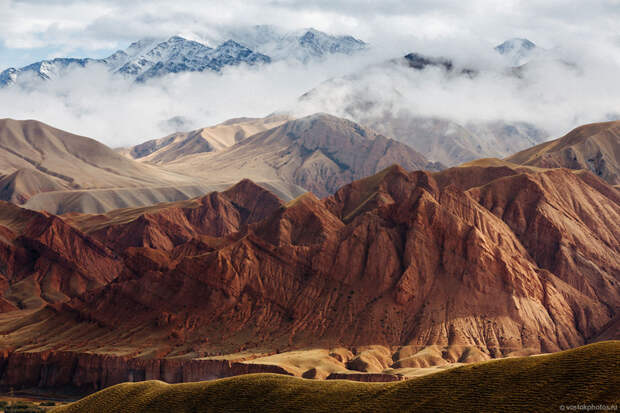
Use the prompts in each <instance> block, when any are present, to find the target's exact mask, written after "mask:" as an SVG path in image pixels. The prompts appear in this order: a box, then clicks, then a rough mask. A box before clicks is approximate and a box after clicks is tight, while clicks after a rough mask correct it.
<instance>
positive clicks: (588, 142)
mask: <svg viewBox="0 0 620 413" xmlns="http://www.w3.org/2000/svg"><path fill="white" fill-rule="evenodd" d="M507 160H508V161H510V162H514V163H518V164H522V165H532V166H539V167H542V168H569V169H585V170H588V171H590V172H592V173H593V174H595V175H597V176H598V177H600V178H602V179H604V180H605V181H607V182H608V183H610V184H612V185H620V121H615V122H604V123H593V124H590V125H584V126H580V127H578V128H576V129H574V130H572V131H571V132H569V133H568V134H566V135H565V136H563V137H561V138H559V139H556V140H554V141H550V142H545V143H543V144H540V145H538V146H534V147H533V148H530V149H526V150H524V151H522V152H519V153H517V154H515V155H512V156H510V157H508V158H507Z"/></svg>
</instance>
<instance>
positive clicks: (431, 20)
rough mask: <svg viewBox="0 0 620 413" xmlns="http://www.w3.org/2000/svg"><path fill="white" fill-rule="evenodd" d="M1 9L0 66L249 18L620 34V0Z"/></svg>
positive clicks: (372, 31)
mask: <svg viewBox="0 0 620 413" xmlns="http://www.w3.org/2000/svg"><path fill="white" fill-rule="evenodd" d="M0 10H2V13H0V44H1V48H0V67H8V66H20V65H23V64H27V63H30V62H31V61H32V59H35V60H36V59H42V58H49V57H57V56H79V55H82V56H88V57H101V56H104V55H106V54H107V53H110V52H112V51H114V50H117V49H119V48H124V47H126V46H127V45H128V44H129V43H130V42H132V41H135V40H137V39H140V38H142V37H147V36H167V35H175V34H180V35H185V36H189V37H196V38H209V37H210V36H211V35H213V34H214V33H216V32H217V31H219V30H221V29H222V28H225V27H227V26H233V27H234V26H243V25H252V24H276V25H279V26H285V28H289V29H298V28H303V27H314V28H317V29H319V30H323V31H327V32H330V33H336V34H339V33H341V34H342V33H344V34H351V35H354V36H357V37H359V38H362V39H364V40H366V41H369V42H371V43H388V42H389V41H390V40H391V39H400V40H401V42H406V41H407V40H409V41H412V42H413V41H420V40H438V39H442V38H443V39H461V40H463V39H468V40H477V41H479V42H488V43H492V44H497V43H500V42H501V41H503V40H505V39H507V38H511V37H526V38H529V39H532V40H534V41H535V43H537V44H539V45H541V46H544V47H553V46H555V45H556V44H557V43H558V42H560V41H561V40H562V41H567V39H573V40H575V41H579V40H581V41H583V40H584V39H585V40H587V41H588V42H598V43H616V44H618V43H619V42H620V31H619V29H618V21H620V0H588V1H587V2H584V1H583V0H521V1H519V0H503V1H502V0H500V1H496V0H470V1H460V0H376V1H369V0H366V1H364V0H361V1H359V0H336V1H333V0H331V1H330V0H319V1H312V0H271V1H267V0H228V1H226V2H222V1H208V0H207V1H204V0H198V1H194V0H175V1H174V2H171V1H167V0H166V1H162V0H148V1H145V0H134V1H126V0H89V1H77V0H0ZM403 46H404V45H403ZM396 48H397V47H396Z"/></svg>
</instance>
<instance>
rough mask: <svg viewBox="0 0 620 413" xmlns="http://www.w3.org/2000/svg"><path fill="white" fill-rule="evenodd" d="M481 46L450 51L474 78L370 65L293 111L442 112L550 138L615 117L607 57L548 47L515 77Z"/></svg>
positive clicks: (619, 67)
mask: <svg viewBox="0 0 620 413" xmlns="http://www.w3.org/2000/svg"><path fill="white" fill-rule="evenodd" d="M472 49H473V48H468V49H467V50H468V51H470V52H471V50H472ZM446 52H447V51H446ZM487 52H488V51H487ZM487 52H482V53H481V54H480V55H474V57H475V56H479V58H474V59H472V55H466V54H461V55H460V56H459V55H458V53H455V55H454V56H457V58H456V59H455V60H454V61H455V62H456V65H457V70H456V72H458V70H459V69H458V68H462V67H466V68H471V67H473V68H483V70H481V71H480V72H479V73H478V75H476V76H474V77H469V76H464V75H457V74H455V73H452V74H446V72H445V71H444V70H443V69H441V68H438V67H429V68H427V69H425V70H422V71H418V70H412V69H410V68H409V67H407V66H405V65H397V64H382V65H376V66H373V67H371V68H368V69H366V70H364V71H362V72H360V73H358V74H356V75H354V76H350V77H345V78H340V79H335V80H332V81H328V82H326V83H324V84H322V85H321V86H319V87H317V88H316V89H315V90H313V91H312V92H311V93H310V94H309V95H308V97H307V98H306V99H304V101H302V102H301V103H300V104H299V105H298V106H297V107H296V113H297V114H298V115H304V114H308V113H313V112H317V111H325V112H329V113H332V114H334V115H337V116H343V117H348V118H350V119H352V120H355V121H358V122H362V123H365V122H370V123H372V124H374V123H376V122H377V121H380V120H381V119H385V118H386V114H389V116H388V117H394V116H401V117H402V116H405V117H410V118H411V117H426V118H443V119H448V120H451V121H455V122H457V123H460V124H462V125H465V124H468V123H470V122H492V121H498V120H499V121H505V122H527V123H530V124H533V125H535V126H537V127H538V128H541V129H544V130H546V131H548V132H549V133H550V134H551V136H552V137H553V136H556V137H557V136H561V135H563V134H564V133H566V132H567V131H569V130H570V129H572V128H574V127H576V126H579V125H581V124H585V123H590V122H600V121H605V120H612V119H620V83H618V82H617V81H616V80H615V79H616V77H617V73H619V71H620V61H617V60H614V59H610V58H609V55H607V54H606V55H602V56H601V55H598V54H597V50H590V51H587V50H585V49H580V48H577V49H570V50H565V49H558V50H553V51H548V52H546V53H544V54H543V57H541V58H540V59H538V60H536V61H533V62H531V63H530V64H528V65H527V66H526V67H525V68H524V69H523V72H522V75H521V76H520V77H519V76H514V75H512V74H510V73H509V71H508V69H507V68H506V67H502V66H501V65H500V64H499V62H498V61H497V60H496V59H494V58H493V57H494V56H493V55H490V54H488V53H487ZM445 55H446V56H451V55H450V54H449V53H448V52H447V53H446V54H445ZM495 57H497V56H495ZM476 62H477V63H478V65H476ZM472 64H473V66H472ZM396 138H397V137H396Z"/></svg>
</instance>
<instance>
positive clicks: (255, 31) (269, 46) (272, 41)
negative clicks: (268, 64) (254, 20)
mask: <svg viewBox="0 0 620 413" xmlns="http://www.w3.org/2000/svg"><path fill="white" fill-rule="evenodd" d="M229 35H230V37H231V38H233V39H235V40H237V41H238V42H239V43H241V44H243V45H245V46H247V47H249V48H250V49H253V50H256V51H258V52H260V53H263V54H266V55H268V56H269V57H271V58H272V59H273V60H287V59H295V60H299V61H301V62H304V63H305V62H308V61H310V60H315V59H320V58H323V57H326V56H328V55H332V54H347V55H350V54H353V53H356V52H359V51H361V50H363V49H366V48H367V47H368V45H367V44H366V43H364V42H363V41H361V40H359V39H356V38H354V37H353V36H334V35H331V34H327V33H324V32H321V31H319V30H316V29H313V28H309V29H302V30H297V31H294V32H283V31H280V30H279V29H278V28H276V27H274V26H268V25H258V26H253V27H249V28H244V29H240V30H237V31H234V32H230V33H229Z"/></svg>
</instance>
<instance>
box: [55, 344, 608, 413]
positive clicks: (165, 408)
mask: <svg viewBox="0 0 620 413" xmlns="http://www.w3.org/2000/svg"><path fill="white" fill-rule="evenodd" d="M619 368H620V344H619V342H617V341H616V342H604V343H599V344H593V345H589V346H584V347H580V348H578V349H574V350H569V351H565V352H561V353H557V354H551V355H543V356H537V357H526V358H514V359H506V360H498V361H492V362H486V363H479V364H473V365H469V366H465V367H460V368H456V369H453V370H449V371H446V372H441V373H436V374H432V375H429V376H426V377H422V378H417V379H411V380H407V381H404V382H397V383H389V384H385V383H383V384H363V383H355V382H349V381H312V380H304V379H298V378H290V377H286V376H278V375H268V374H261V375H247V376H240V377H235V378H230V379H222V380H217V381H212V382H199V383H187V384H177V385H168V384H165V383H162V382H157V381H147V382H142V383H125V384H120V385H117V386H114V387H111V388H108V389H106V390H103V391H101V392H98V393H95V394H93V395H91V396H89V397H86V398H84V399H82V400H80V401H77V402H75V403H72V404H70V405H68V406H64V407H60V408H57V409H54V410H53V412H54V413H73V412H75V413H77V412H79V413H91V412H92V413H95V412H102V411H117V412H125V411H127V412H129V411H131V412H134V413H139V412H145V413H146V412H149V413H157V412H170V411H174V412H177V413H184V412H188V413H189V412H218V413H220V412H222V413H224V412H239V411H261V412H274V413H275V412H293V411H294V412H326V413H331V412H334V411H339V412H355V413H357V412H373V413H375V412H395V411H400V412H428V411H459V412H498V411H501V412H523V411H536V412H547V411H549V412H557V411H559V410H560V408H561V407H560V406H573V405H583V404H586V405H589V404H595V405H598V404H605V405H614V404H617V403H618V402H620V392H619V390H618V389H620V379H619V378H618V374H617V371H618V369H619Z"/></svg>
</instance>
